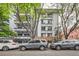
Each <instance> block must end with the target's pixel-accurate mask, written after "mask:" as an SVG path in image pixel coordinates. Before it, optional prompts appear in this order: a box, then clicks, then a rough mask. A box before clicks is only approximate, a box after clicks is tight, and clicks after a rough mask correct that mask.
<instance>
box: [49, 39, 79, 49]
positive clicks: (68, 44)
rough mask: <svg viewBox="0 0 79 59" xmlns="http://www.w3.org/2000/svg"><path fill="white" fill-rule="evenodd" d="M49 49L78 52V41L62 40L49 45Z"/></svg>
mask: <svg viewBox="0 0 79 59" xmlns="http://www.w3.org/2000/svg"><path fill="white" fill-rule="evenodd" d="M50 48H52V49H56V50H61V49H67V48H69V49H75V50H79V41H78V40H68V39H67V40H62V41H58V42H55V43H53V42H52V43H51V45H50Z"/></svg>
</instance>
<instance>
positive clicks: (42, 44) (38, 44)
mask: <svg viewBox="0 0 79 59" xmlns="http://www.w3.org/2000/svg"><path fill="white" fill-rule="evenodd" d="M35 48H38V49H40V50H45V49H46V48H47V41H45V40H30V41H29V42H27V43H24V44H21V45H20V46H19V49H20V50H21V51H23V50H26V49H35Z"/></svg>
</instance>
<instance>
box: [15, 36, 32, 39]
mask: <svg viewBox="0 0 79 59" xmlns="http://www.w3.org/2000/svg"><path fill="white" fill-rule="evenodd" d="M15 39H31V37H23V36H21V37H15Z"/></svg>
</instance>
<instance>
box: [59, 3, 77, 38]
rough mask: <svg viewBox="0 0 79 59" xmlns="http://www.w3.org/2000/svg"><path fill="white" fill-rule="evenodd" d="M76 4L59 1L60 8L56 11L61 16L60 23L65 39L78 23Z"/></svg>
mask: <svg viewBox="0 0 79 59" xmlns="http://www.w3.org/2000/svg"><path fill="white" fill-rule="evenodd" d="M78 6H79V5H78V4H76V3H60V9H61V10H58V12H59V15H60V17H61V25H62V29H63V33H64V36H65V39H68V36H69V35H70V33H71V32H72V31H73V30H74V29H75V28H76V27H77V25H78V23H79V19H78V18H79V7H78ZM72 23H73V24H72ZM71 25H72V26H71ZM70 26H71V27H70Z"/></svg>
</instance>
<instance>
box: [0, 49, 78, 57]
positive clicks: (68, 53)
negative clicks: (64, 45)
mask: <svg viewBox="0 0 79 59" xmlns="http://www.w3.org/2000/svg"><path fill="white" fill-rule="evenodd" d="M0 56H79V50H77V51H76V50H59V51H57V50H51V49H47V50H45V51H40V50H26V51H19V50H9V51H0Z"/></svg>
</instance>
